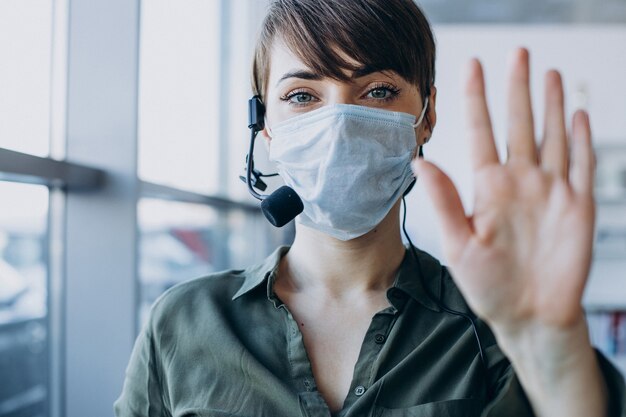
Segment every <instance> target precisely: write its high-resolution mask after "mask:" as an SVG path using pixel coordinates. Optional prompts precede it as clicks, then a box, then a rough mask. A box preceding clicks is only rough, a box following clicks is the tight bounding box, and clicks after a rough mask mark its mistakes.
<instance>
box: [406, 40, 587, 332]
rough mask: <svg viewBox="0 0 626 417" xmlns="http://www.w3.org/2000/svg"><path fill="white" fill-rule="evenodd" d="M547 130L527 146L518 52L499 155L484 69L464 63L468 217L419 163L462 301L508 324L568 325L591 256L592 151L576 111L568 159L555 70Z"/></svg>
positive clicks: (524, 82) (576, 315)
mask: <svg viewBox="0 0 626 417" xmlns="http://www.w3.org/2000/svg"><path fill="white" fill-rule="evenodd" d="M546 81H547V88H546V126H545V129H544V139H543V142H542V146H541V150H540V151H538V150H537V149H536V147H535V139H534V127H533V120H532V110H531V108H530V94H529V88H528V54H527V52H526V51H524V50H521V51H519V52H518V53H517V57H516V60H515V62H514V65H513V69H512V74H511V88H510V95H509V119H510V123H509V124H510V129H509V141H508V149H509V158H508V161H507V162H506V163H505V164H501V163H500V162H499V160H498V156H497V152H496V149H495V142H494V139H493V133H492V129H491V122H490V119H489V114H488V111H487V105H486V100H485V91H484V81H483V76H482V69H481V67H480V64H479V63H478V62H477V61H474V62H472V66H471V70H470V76H469V79H468V83H467V94H466V98H467V104H468V115H469V117H468V118H469V129H470V140H471V142H472V143H471V147H472V150H473V155H472V161H473V166H474V178H475V183H476V187H475V206H474V211H473V215H472V216H471V217H467V216H466V215H465V212H464V210H463V206H462V204H461V201H460V198H459V196H458V193H457V191H456V189H455V188H454V185H453V184H452V182H451V181H450V179H449V178H448V177H447V176H446V175H445V174H444V173H443V172H442V171H440V170H439V169H438V168H437V167H436V166H434V165H433V164H430V163H428V162H424V161H420V162H418V164H417V166H416V168H417V171H418V175H420V176H421V177H423V178H424V181H425V182H426V186H427V189H428V191H429V194H430V195H431V197H432V199H433V201H434V204H435V207H436V209H437V211H438V214H439V217H440V220H441V223H442V226H443V231H444V239H443V241H444V250H445V252H446V254H447V256H448V260H449V263H450V270H451V272H452V274H453V276H454V278H455V281H456V282H457V285H458V286H459V288H460V290H461V291H462V293H463V294H464V296H465V298H466V299H467V301H468V303H469V304H470V307H471V308H472V309H473V310H474V311H475V312H476V313H477V314H478V315H479V316H480V317H482V318H483V319H485V320H486V321H488V322H489V323H490V324H491V325H493V326H496V327H501V328H506V329H507V330H513V329H515V328H518V327H523V326H533V325H536V324H540V325H547V326H550V327H559V328H566V327H568V326H572V325H574V324H575V323H577V322H578V321H579V320H580V318H581V313H582V309H581V298H582V293H583V290H584V286H585V282H586V280H587V276H588V272H589V265H590V262H591V248H592V239H593V219H594V204H593V196H592V194H593V193H592V183H593V152H592V149H591V142H590V129H589V123H588V118H587V116H586V115H585V114H584V113H582V112H579V113H577V114H576V115H575V117H574V122H573V133H572V143H571V155H569V151H568V144H567V132H566V129H565V124H564V116H563V113H564V112H563V92H562V85H561V79H560V76H559V75H558V73H556V72H554V71H553V72H550V73H548V75H547V77H546Z"/></svg>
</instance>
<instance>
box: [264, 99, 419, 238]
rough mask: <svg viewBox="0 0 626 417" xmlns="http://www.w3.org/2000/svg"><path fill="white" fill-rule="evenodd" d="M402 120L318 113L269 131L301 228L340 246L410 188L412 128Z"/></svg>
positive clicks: (345, 109)
mask: <svg viewBox="0 0 626 417" xmlns="http://www.w3.org/2000/svg"><path fill="white" fill-rule="evenodd" d="M427 107H428V99H426V101H425V103H424V108H423V110H422V113H421V114H420V116H419V118H418V120H417V122H415V116H413V115H411V114H407V113H399V112H392V111H388V110H380V109H374V108H371V107H364V106H355V105H349V104H335V105H331V106H324V107H322V108H320V109H318V110H314V111H311V112H309V113H306V114H303V115H301V116H296V117H293V118H291V119H288V120H286V121H284V122H282V123H279V124H277V125H276V126H274V127H273V129H271V131H270V130H269V129H268V133H269V134H270V136H271V138H272V140H271V143H270V150H269V158H270V160H271V161H273V162H275V163H276V165H277V167H278V172H279V173H280V175H281V177H282V178H283V180H284V181H285V183H286V184H287V185H288V186H290V187H291V188H293V189H294V191H295V192H296V193H297V194H298V195H299V196H300V198H301V199H302V202H303V204H304V212H303V213H302V214H300V215H299V216H298V217H297V219H296V220H297V221H298V222H300V223H301V224H303V225H305V226H308V227H312V228H314V229H317V230H320V231H322V232H324V233H326V234H328V235H330V236H333V237H335V238H337V239H341V240H350V239H354V238H356V237H359V236H362V235H364V234H365V233H367V232H369V231H370V230H372V229H373V228H374V227H376V226H377V225H378V224H379V223H380V222H381V221H382V220H383V218H384V217H385V216H386V215H387V213H388V212H389V210H391V208H392V207H393V205H394V204H395V203H396V201H398V199H399V198H400V197H401V196H402V194H403V193H404V191H405V190H406V189H407V188H408V186H409V185H410V184H411V182H412V181H413V178H414V176H413V173H412V171H411V159H412V157H413V156H414V155H415V150H416V146H417V145H416V140H415V139H416V138H415V128H416V127H418V126H419V125H420V123H421V122H422V120H423V119H424V115H425V114H426V108H427Z"/></svg>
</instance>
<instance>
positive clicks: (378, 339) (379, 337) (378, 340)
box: [374, 333, 387, 345]
mask: <svg viewBox="0 0 626 417" xmlns="http://www.w3.org/2000/svg"><path fill="white" fill-rule="evenodd" d="M386 339H387V338H386V337H385V335H384V334H380V333H379V334H377V335H376V336H375V337H374V341H375V342H376V343H378V344H379V345H382V344H383V343H385V340H386Z"/></svg>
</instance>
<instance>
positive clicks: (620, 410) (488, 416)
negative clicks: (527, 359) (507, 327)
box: [482, 350, 626, 417]
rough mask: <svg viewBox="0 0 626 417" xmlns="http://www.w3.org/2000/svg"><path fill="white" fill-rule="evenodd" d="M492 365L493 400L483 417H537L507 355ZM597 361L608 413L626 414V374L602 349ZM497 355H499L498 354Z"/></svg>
mask: <svg viewBox="0 0 626 417" xmlns="http://www.w3.org/2000/svg"><path fill="white" fill-rule="evenodd" d="M498 353H499V354H500V356H501V357H499V358H497V359H496V361H495V362H496V363H495V364H494V366H493V367H492V366H490V373H492V372H493V373H492V374H493V375H495V377H494V378H493V379H492V381H491V382H490V383H491V391H492V393H493V397H492V398H493V400H492V401H491V402H490V403H489V404H488V405H487V407H486V408H485V410H484V412H483V414H482V417H501V416H507V417H534V416H535V414H534V412H533V410H532V406H531V405H530V401H529V400H528V397H527V396H526V393H525V392H524V389H523V388H522V385H521V384H520V382H519V380H518V378H517V375H516V374H515V371H514V370H513V367H512V366H511V364H510V363H509V362H508V360H506V358H505V357H504V355H502V354H501V353H500V352H498ZM596 354H597V357H598V363H599V365H600V369H601V371H602V375H603V376H604V380H605V381H606V385H607V388H608V395H609V413H608V416H609V417H626V388H625V385H624V377H623V376H622V375H621V374H620V372H619V371H618V370H617V369H616V368H615V366H613V364H611V363H610V362H609V361H608V360H607V359H606V358H605V357H604V355H602V353H600V352H598V351H597V350H596ZM496 356H497V355H496Z"/></svg>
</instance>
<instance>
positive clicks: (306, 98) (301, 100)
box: [289, 93, 313, 104]
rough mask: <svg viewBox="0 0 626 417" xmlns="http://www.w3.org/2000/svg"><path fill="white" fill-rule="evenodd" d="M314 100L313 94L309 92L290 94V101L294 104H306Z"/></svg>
mask: <svg viewBox="0 0 626 417" xmlns="http://www.w3.org/2000/svg"><path fill="white" fill-rule="evenodd" d="M311 101H313V96H312V95H310V94H309V93H296V94H292V95H291V96H289V102H290V103H294V104H306V103H310V102H311Z"/></svg>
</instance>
